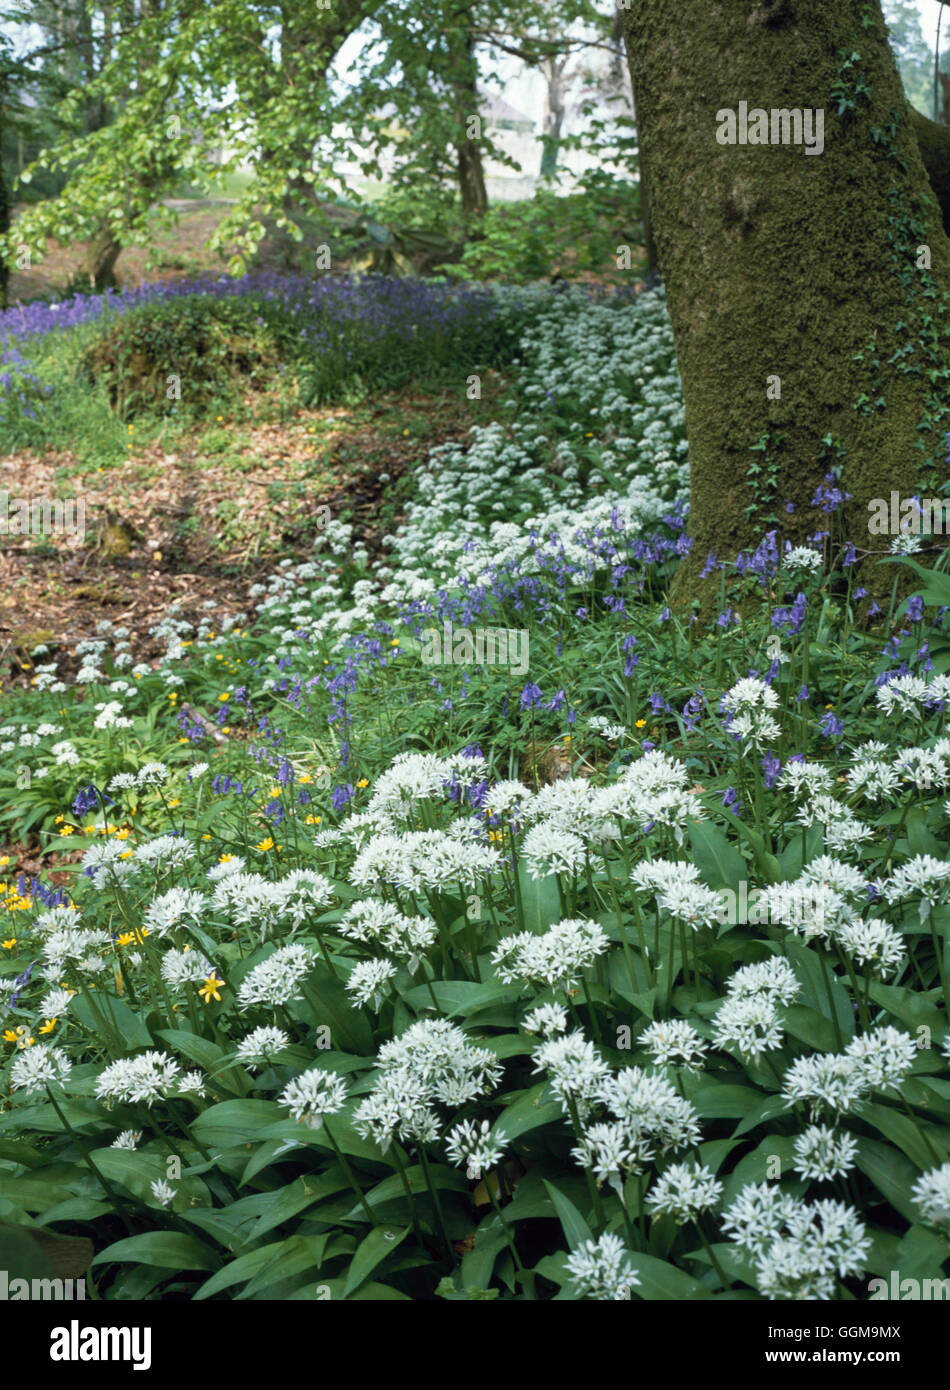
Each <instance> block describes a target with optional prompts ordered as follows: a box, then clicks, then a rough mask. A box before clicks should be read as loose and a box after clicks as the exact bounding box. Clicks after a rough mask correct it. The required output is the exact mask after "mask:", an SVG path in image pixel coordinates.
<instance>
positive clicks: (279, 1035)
mask: <svg viewBox="0 0 950 1390" xmlns="http://www.w3.org/2000/svg"><path fill="white" fill-rule="evenodd" d="M289 1046H290V1037H289V1035H288V1034H287V1033H285V1032H284V1030H283V1028H275V1027H274V1026H273V1025H272V1024H269V1023H264V1024H262V1025H261V1026H260V1027H259V1028H252V1029H251V1031H250V1032H249V1033H245V1035H244V1037H243V1038H242V1039H241V1041H240V1042H239V1043H238V1045H237V1049H236V1052H235V1055H236V1057H237V1059H238V1061H239V1062H243V1063H244V1065H245V1066H246V1067H248V1068H249V1069H250V1070H251V1071H256V1070H257V1068H258V1067H259V1066H260V1064H261V1063H262V1062H270V1061H271V1060H272V1059H273V1058H274V1057H276V1056H277V1054H278V1053H280V1052H283V1050H284V1048H285V1047H289Z"/></svg>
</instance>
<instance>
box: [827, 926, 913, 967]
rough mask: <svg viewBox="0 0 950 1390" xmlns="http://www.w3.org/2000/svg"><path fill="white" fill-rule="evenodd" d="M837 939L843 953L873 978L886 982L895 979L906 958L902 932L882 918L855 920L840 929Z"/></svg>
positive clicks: (836, 934)
mask: <svg viewBox="0 0 950 1390" xmlns="http://www.w3.org/2000/svg"><path fill="white" fill-rule="evenodd" d="M835 939H836V940H837V942H838V945H839V946H840V947H841V949H842V950H843V951H844V952H846V954H847V955H849V956H851V957H852V958H853V959H854V960H855V961H856V963H857V964H858V965H859V966H861V967H862V968H866V969H868V970H869V971H870V972H871V974H874V975H879V976H880V977H881V979H887V977H888V975H893V974H894V973H895V971H896V970H897V969H898V967H899V966H900V964H901V961H902V960H903V959H904V956H905V949H904V938H903V937H902V936H901V934H900V932H897V931H895V930H894V928H893V927H892V926H891V925H890V924H889V923H888V922H884V921H882V920H881V919H880V918H876V917H875V918H873V919H871V920H870V921H861V920H859V919H857V918H856V919H855V920H854V921H853V922H848V923H847V924H846V925H845V926H843V927H839V928H838V930H837V932H836V933H835Z"/></svg>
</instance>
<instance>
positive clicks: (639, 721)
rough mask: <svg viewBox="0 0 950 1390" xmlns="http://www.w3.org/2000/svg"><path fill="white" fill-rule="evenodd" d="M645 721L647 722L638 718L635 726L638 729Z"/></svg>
mask: <svg viewBox="0 0 950 1390" xmlns="http://www.w3.org/2000/svg"><path fill="white" fill-rule="evenodd" d="M646 722H647V721H646V720H645V719H638V720H637V722H636V727H637V728H638V729H642V728H643V727H644V725H645V724H646Z"/></svg>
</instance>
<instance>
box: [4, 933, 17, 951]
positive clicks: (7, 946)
mask: <svg viewBox="0 0 950 1390" xmlns="http://www.w3.org/2000/svg"><path fill="white" fill-rule="evenodd" d="M0 945H2V946H3V949H4V950H5V951H12V950H13V948H14V946H15V945H16V937H15V936H11V937H10V940H9V941H3V942H0Z"/></svg>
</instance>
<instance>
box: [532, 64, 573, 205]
mask: <svg viewBox="0 0 950 1390" xmlns="http://www.w3.org/2000/svg"><path fill="white" fill-rule="evenodd" d="M566 67H567V59H565V58H547V59H545V61H544V62H543V63H541V64H540V69H539V70H540V72H541V75H542V77H543V78H544V80H545V82H546V83H547V93H548V109H547V113H546V115H545V118H544V147H543V149H542V152H541V168H540V171H539V174H538V177H539V178H541V179H543V180H550V179H553V178H554V176H555V174H556V173H557V157H558V151H559V149H560V145H561V128H562V126H563V125H564V71H565V68H566Z"/></svg>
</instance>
